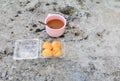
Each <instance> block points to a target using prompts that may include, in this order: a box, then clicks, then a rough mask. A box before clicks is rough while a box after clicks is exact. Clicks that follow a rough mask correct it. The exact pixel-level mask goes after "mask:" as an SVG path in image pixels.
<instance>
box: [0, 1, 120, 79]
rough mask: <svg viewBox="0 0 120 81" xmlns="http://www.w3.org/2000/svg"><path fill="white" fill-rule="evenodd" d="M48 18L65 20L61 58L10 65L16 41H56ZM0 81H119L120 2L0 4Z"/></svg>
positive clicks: (6, 2) (22, 61)
mask: <svg viewBox="0 0 120 81" xmlns="http://www.w3.org/2000/svg"><path fill="white" fill-rule="evenodd" d="M49 13H57V14H61V15H62V16H64V17H65V18H66V19H67V26H66V31H65V33H64V35H62V36H61V37H59V38H57V39H60V40H62V41H63V44H64V50H65V51H64V57H63V58H49V59H44V58H42V59H40V58H38V59H35V60H21V61H16V60H13V50H14V43H15V41H16V40H17V39H34V38H38V39H40V40H53V39H56V38H51V37H49V36H48V35H47V34H46V32H45V29H44V25H42V24H40V23H39V22H38V21H42V22H44V19H45V17H46V16H47V14H49ZM0 81H120V0H31V1H30V0H0Z"/></svg>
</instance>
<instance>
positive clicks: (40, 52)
mask: <svg viewBox="0 0 120 81" xmlns="http://www.w3.org/2000/svg"><path fill="white" fill-rule="evenodd" d="M46 41H47V40H46ZM53 41H54V40H53ZM53 41H52V42H53ZM57 41H60V42H61V44H62V47H61V56H58V57H57V56H50V57H45V56H43V55H42V51H43V49H42V45H43V43H44V42H45V41H40V47H39V49H40V50H39V58H63V57H64V53H65V46H64V42H63V41H62V40H57ZM52 42H51V43H52Z"/></svg>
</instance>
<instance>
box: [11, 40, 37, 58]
mask: <svg viewBox="0 0 120 81" xmlns="http://www.w3.org/2000/svg"><path fill="white" fill-rule="evenodd" d="M38 48H39V40H38V39H21V40H16V42H15V49H14V55H13V59H15V60H22V59H36V58H38V51H39V49H38Z"/></svg>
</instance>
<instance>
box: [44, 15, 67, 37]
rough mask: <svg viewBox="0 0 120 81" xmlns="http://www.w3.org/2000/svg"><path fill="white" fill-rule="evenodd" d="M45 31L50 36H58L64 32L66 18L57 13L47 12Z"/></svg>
mask: <svg viewBox="0 0 120 81" xmlns="http://www.w3.org/2000/svg"><path fill="white" fill-rule="evenodd" d="M44 23H45V24H46V28H45V29H46V32H47V34H48V35H49V36H51V37H59V36H61V35H62V34H64V31H65V26H66V19H65V18H64V17H63V16H61V15H59V14H48V16H47V17H46V19H45V22H44Z"/></svg>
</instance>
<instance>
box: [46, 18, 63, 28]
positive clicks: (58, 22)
mask: <svg viewBox="0 0 120 81" xmlns="http://www.w3.org/2000/svg"><path fill="white" fill-rule="evenodd" d="M47 26H48V27H50V28H53V29H59V28H61V27H63V26H64V23H63V22H62V21H61V20H58V19H54V20H51V21H48V22H47Z"/></svg>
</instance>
